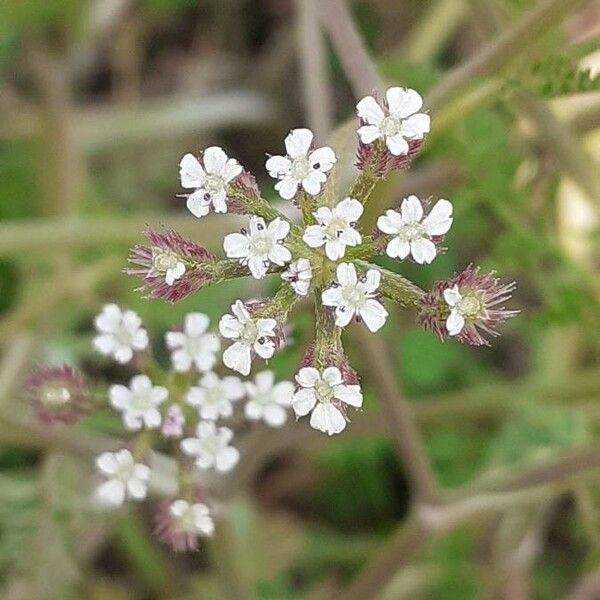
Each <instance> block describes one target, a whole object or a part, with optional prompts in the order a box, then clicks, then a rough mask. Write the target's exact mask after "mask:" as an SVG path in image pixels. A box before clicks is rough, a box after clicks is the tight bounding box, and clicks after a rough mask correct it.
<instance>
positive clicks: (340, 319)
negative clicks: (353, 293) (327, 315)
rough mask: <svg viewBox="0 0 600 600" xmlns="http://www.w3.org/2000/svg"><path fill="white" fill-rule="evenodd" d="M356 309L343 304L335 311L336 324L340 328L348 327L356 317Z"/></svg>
mask: <svg viewBox="0 0 600 600" xmlns="http://www.w3.org/2000/svg"><path fill="white" fill-rule="evenodd" d="M354 313H355V310H354V308H352V307H350V306H347V305H345V304H342V305H340V306H338V307H337V308H336V309H335V324H336V325H337V326H338V327H346V325H348V324H349V323H350V321H352V319H353V317H354Z"/></svg>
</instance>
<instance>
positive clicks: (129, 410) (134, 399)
mask: <svg viewBox="0 0 600 600" xmlns="http://www.w3.org/2000/svg"><path fill="white" fill-rule="evenodd" d="M108 393H109V396H110V403H111V405H112V407H113V408H115V409H117V410H118V411H120V412H121V413H122V414H123V424H124V425H125V427H126V428H127V429H129V430H130V431H138V430H139V429H141V428H142V427H143V426H145V427H146V428H147V429H156V428H157V427H159V426H160V423H161V415H160V411H159V410H158V406H159V405H160V404H162V403H163V402H164V401H165V400H166V399H167V397H168V396H169V391H168V390H167V388H164V387H162V386H159V385H157V386H153V385H152V382H151V381H150V379H149V378H148V377H147V376H146V375H136V376H135V377H134V378H133V379H132V380H131V382H130V383H129V387H126V386H124V385H111V386H110V388H109V391H108Z"/></svg>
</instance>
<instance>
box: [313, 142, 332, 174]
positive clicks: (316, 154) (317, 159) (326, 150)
mask: <svg viewBox="0 0 600 600" xmlns="http://www.w3.org/2000/svg"><path fill="white" fill-rule="evenodd" d="M336 160H337V159H336V157H335V152H334V151H333V150H332V149H331V148H330V147H329V146H323V147H322V148H317V149H316V150H314V151H313V152H311V153H310V156H309V157H308V162H309V164H310V166H311V168H313V169H314V168H316V165H317V164H318V165H319V167H318V170H319V171H329V170H330V169H331V168H332V167H333V165H334V164H335V163H336Z"/></svg>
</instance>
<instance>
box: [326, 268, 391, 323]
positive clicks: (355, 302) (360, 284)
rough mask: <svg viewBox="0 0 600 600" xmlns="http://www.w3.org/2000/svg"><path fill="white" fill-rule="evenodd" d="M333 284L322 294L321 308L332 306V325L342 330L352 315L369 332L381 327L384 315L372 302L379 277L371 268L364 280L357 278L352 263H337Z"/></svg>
mask: <svg viewBox="0 0 600 600" xmlns="http://www.w3.org/2000/svg"><path fill="white" fill-rule="evenodd" d="M336 275H337V285H334V286H332V287H330V288H328V289H326V290H325V291H324V292H323V294H322V299H323V304H324V305H325V306H335V324H336V325H337V326H338V327H346V325H348V323H350V321H351V320H352V317H354V315H358V316H359V317H360V318H361V319H362V320H363V321H364V322H365V325H366V326H367V327H368V328H369V330H370V331H373V332H375V331H377V330H379V329H381V327H383V324H384V323H385V320H386V319H387V316H388V312H387V310H386V309H385V308H384V306H383V305H382V304H381V302H379V301H377V300H376V299H375V297H376V295H377V294H376V293H375V292H376V291H377V289H378V288H379V282H380V280H381V275H380V273H379V271H376V270H375V269H369V270H368V271H367V274H366V275H365V276H364V277H361V278H360V279H358V276H357V274H356V268H355V266H354V265H353V264H352V263H341V264H339V265H338V267H337V270H336Z"/></svg>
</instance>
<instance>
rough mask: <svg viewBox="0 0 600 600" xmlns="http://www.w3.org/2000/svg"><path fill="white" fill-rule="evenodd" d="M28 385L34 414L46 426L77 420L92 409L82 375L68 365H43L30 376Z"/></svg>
mask: <svg viewBox="0 0 600 600" xmlns="http://www.w3.org/2000/svg"><path fill="white" fill-rule="evenodd" d="M26 387H27V393H28V397H29V401H30V402H31V406H32V407H33V410H34V412H35V415H36V417H37V419H38V421H40V422H41V423H43V424H45V425H54V424H57V423H63V424H69V423H74V422H76V421H78V420H80V419H82V418H83V417H84V416H85V415H86V414H87V413H88V412H89V408H90V401H89V395H88V390H87V388H86V386H85V383H84V382H83V378H82V376H81V375H80V374H79V373H78V372H77V371H75V370H74V369H73V368H72V367H70V366H68V365H63V366H60V367H48V366H44V367H41V368H40V369H39V370H38V371H36V372H35V373H33V374H32V375H31V376H30V377H29V380H28V381H27V384H26Z"/></svg>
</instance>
